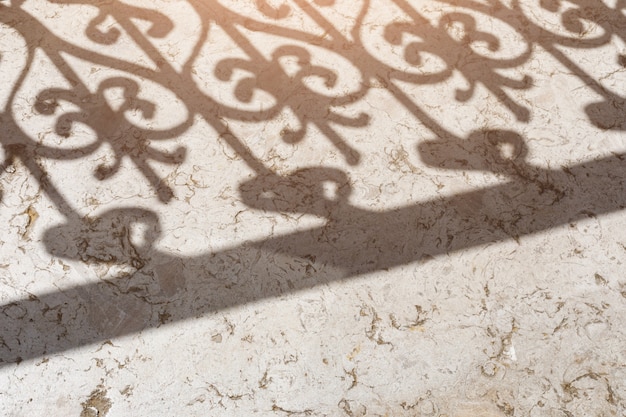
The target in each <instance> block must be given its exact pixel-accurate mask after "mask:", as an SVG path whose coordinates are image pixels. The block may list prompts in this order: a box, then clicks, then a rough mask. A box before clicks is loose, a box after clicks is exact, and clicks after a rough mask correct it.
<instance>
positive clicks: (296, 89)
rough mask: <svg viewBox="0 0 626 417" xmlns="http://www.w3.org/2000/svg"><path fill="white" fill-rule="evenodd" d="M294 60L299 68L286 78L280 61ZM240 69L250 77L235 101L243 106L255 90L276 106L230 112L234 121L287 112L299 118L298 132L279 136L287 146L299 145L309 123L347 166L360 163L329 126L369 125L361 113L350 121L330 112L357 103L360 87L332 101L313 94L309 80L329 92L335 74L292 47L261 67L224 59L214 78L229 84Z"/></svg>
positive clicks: (362, 91) (286, 131)
mask: <svg viewBox="0 0 626 417" xmlns="http://www.w3.org/2000/svg"><path fill="white" fill-rule="evenodd" d="M288 57H291V58H295V60H296V63H297V65H298V67H299V69H298V70H297V72H295V74H293V75H289V74H287V72H286V71H285V69H284V68H283V67H282V65H281V62H280V61H281V59H283V58H288ZM237 69H240V70H244V71H246V72H248V73H251V74H253V75H252V76H248V77H245V78H243V79H241V80H239V81H238V83H237V85H236V87H235V91H234V93H235V97H236V98H237V99H238V100H239V101H241V102H242V103H248V102H250V101H251V100H252V97H253V95H254V92H255V90H256V89H259V90H263V91H265V92H267V93H269V94H270V95H272V96H273V97H274V98H275V99H276V102H277V104H276V105H275V106H274V107H273V108H271V109H267V110H264V111H260V112H244V111H241V110H236V111H233V112H232V114H233V115H234V117H242V115H245V116H247V117H250V118H252V119H257V120H258V119H259V118H270V117H274V116H275V115H276V114H277V113H278V112H279V111H280V110H281V109H282V108H287V107H288V108H289V109H291V111H293V113H294V114H295V115H296V117H297V118H298V121H299V123H300V128H299V129H295V130H294V129H291V128H285V129H283V131H282V132H281V135H282V138H283V140H284V141H285V142H287V143H297V142H299V141H301V140H302V139H303V138H304V136H305V134H306V132H307V126H308V125H309V123H312V124H314V125H315V126H317V127H318V128H319V129H320V130H321V131H322V133H323V134H324V135H325V136H326V137H327V138H328V139H330V141H331V142H332V143H333V145H335V147H336V148H337V149H338V150H339V151H340V152H341V153H342V154H343V155H344V157H345V158H346V160H347V162H348V163H349V164H352V165H355V164H357V163H358V162H359V158H360V155H359V152H358V151H357V150H356V149H354V148H352V147H351V146H350V145H349V144H348V143H347V142H346V141H345V140H344V139H343V138H341V136H339V134H337V132H335V130H333V128H332V127H331V123H336V124H339V125H343V126H352V127H364V126H366V125H367V124H368V122H369V115H367V114H366V113H360V114H359V115H358V116H357V117H354V118H351V117H347V116H344V115H341V114H338V113H337V112H335V111H333V107H338V106H341V105H345V104H349V103H350V102H353V101H355V100H358V99H359V98H360V97H361V96H363V95H364V94H365V92H366V88H365V87H362V88H361V89H360V90H359V91H356V92H354V93H351V94H349V95H346V96H341V97H333V96H327V95H323V94H320V93H317V92H315V91H313V90H312V89H311V88H309V87H308V86H307V84H306V82H305V79H306V78H308V77H317V78H320V79H322V80H323V81H324V85H325V86H326V87H327V88H332V87H334V86H335V85H336V83H337V74H336V73H335V72H334V71H332V70H330V69H328V68H325V67H321V66H317V65H313V64H311V54H310V52H309V51H307V50H306V49H305V48H303V47H300V46H295V45H287V46H282V47H279V48H278V49H276V50H275V51H274V53H273V54H272V59H271V61H270V62H269V63H267V62H266V63H263V64H260V63H258V62H255V61H253V60H245V59H240V58H229V59H224V60H222V61H220V62H219V63H218V65H217V66H216V68H215V74H216V76H217V78H218V79H220V80H222V81H230V80H231V78H232V76H233V73H234V71H235V70H237Z"/></svg>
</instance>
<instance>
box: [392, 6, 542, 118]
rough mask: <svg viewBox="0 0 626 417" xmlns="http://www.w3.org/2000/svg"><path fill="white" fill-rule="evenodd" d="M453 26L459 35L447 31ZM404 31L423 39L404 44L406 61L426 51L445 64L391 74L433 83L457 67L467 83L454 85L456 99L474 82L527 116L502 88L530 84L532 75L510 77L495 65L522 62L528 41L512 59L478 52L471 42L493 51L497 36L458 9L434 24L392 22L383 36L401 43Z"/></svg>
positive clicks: (416, 61)
mask: <svg viewBox="0 0 626 417" xmlns="http://www.w3.org/2000/svg"><path fill="white" fill-rule="evenodd" d="M452 26H456V27H458V28H459V29H461V30H462V33H463V34H462V36H461V37H460V39H457V38H455V37H453V36H452V35H451V34H450V29H451V27H452ZM404 34H410V35H414V36H417V37H419V38H421V39H423V41H413V42H411V43H409V44H408V45H407V46H406V47H405V50H404V59H405V60H406V61H407V63H409V64H411V65H419V64H420V59H421V58H420V53H422V52H428V53H431V54H434V55H437V56H439V57H440V58H441V59H443V61H444V62H445V63H446V68H444V69H442V70H440V71H439V72H436V73H432V74H426V75H413V74H403V73H394V74H393V76H394V78H399V79H405V80H407V81H410V82H416V83H433V82H439V81H442V80H444V79H446V78H448V77H449V76H450V75H451V74H452V71H453V70H457V71H459V72H460V73H461V74H462V75H463V76H464V77H465V79H466V80H467V82H468V83H469V87H468V88H467V89H465V90H463V89H457V91H456V94H455V97H456V99H457V100H459V101H467V100H469V99H470V98H471V97H472V96H473V94H474V91H475V89H476V85H478V84H482V85H484V86H485V87H486V88H487V89H488V90H489V91H491V92H492V93H493V94H494V95H495V96H496V97H497V98H498V100H499V101H500V102H501V103H502V104H504V105H505V106H506V107H508V108H509V110H511V112H513V114H514V115H515V116H516V118H517V119H518V120H520V121H528V120H530V111H529V109H528V108H526V107H524V106H521V105H520V104H518V103H517V102H515V101H514V100H513V99H512V98H511V97H510V96H509V95H508V94H507V93H506V92H505V90H504V88H505V87H506V88H512V89H526V88H529V87H530V84H531V81H532V80H531V78H530V77H529V76H528V75H524V76H523V77H522V78H521V79H512V78H508V77H505V76H503V75H500V74H499V73H498V72H497V70H498V69H501V68H512V67H516V66H518V65H520V64H522V63H524V62H525V61H526V60H527V59H528V58H529V57H530V54H531V52H532V51H531V48H530V45H529V46H528V47H527V48H526V50H525V51H524V52H522V53H521V54H520V55H519V56H517V57H515V58H512V59H499V60H496V59H490V58H488V57H486V56H483V55H480V54H478V53H476V52H475V51H474V50H473V49H472V46H473V44H476V43H479V42H480V43H485V44H486V45H487V48H488V49H489V50H490V51H492V52H496V51H498V50H499V49H500V47H501V46H500V40H499V39H498V38H497V37H496V36H494V35H493V34H490V33H487V32H483V31H480V30H478V28H477V26H476V19H475V18H474V17H473V16H471V15H469V14H466V13H460V12H455V13H448V14H445V15H444V16H443V17H442V18H441V19H440V21H439V25H438V26H436V27H434V26H432V25H431V24H430V23H429V22H428V21H426V20H425V19H423V21H422V20H420V21H419V22H414V23H408V22H402V23H392V24H390V25H389V26H387V27H386V28H385V34H384V36H385V39H386V41H387V42H389V43H390V44H392V45H401V44H402V37H403V35H404Z"/></svg>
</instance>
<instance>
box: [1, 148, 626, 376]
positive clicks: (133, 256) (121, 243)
mask: <svg viewBox="0 0 626 417" xmlns="http://www.w3.org/2000/svg"><path fill="white" fill-rule="evenodd" d="M536 174H537V175H530V176H529V177H524V176H523V175H517V176H511V179H510V181H508V182H506V183H503V184H500V185H497V186H493V187H490V188H485V189H481V190H477V191H472V192H467V193H464V194H459V195H456V196H452V197H448V198H445V199H444V198H442V199H433V200H430V201H426V202H423V203H418V204H415V205H410V206H406V207H402V208H399V209H396V210H390V211H385V212H373V211H368V210H364V209H361V208H356V207H354V206H352V205H350V204H349V203H348V202H347V198H346V197H347V195H348V193H349V187H348V188H346V187H347V186H345V182H344V181H345V174H343V173H342V172H341V171H337V170H329V169H324V168H311V169H305V170H301V171H299V172H297V173H295V174H294V175H293V177H292V178H287V179H284V178H283V179H280V178H279V179H277V178H270V177H267V178H259V179H258V180H255V181H252V182H250V183H246V184H243V185H242V187H241V193H242V198H243V200H244V201H245V202H246V203H247V204H249V205H251V206H252V207H257V208H263V209H266V210H267V209H271V208H270V207H269V206H268V204H269V203H268V202H269V201H270V200H269V199H267V198H266V197H264V196H267V190H268V189H272V190H274V193H277V194H278V195H274V196H273V198H272V199H271V201H278V202H279V201H280V199H281V197H284V198H286V199H289V200H290V201H305V200H294V198H295V197H296V196H297V195H298V193H301V192H310V193H312V197H315V194H316V193H319V192H320V189H321V188H320V187H319V184H321V183H322V182H328V181H330V182H335V183H337V185H338V188H337V196H336V198H335V199H326V200H324V201H322V202H320V199H319V198H318V199H317V200H311V202H310V204H307V203H306V201H305V203H303V206H302V207H305V206H306V207H312V208H310V209H308V210H309V212H311V213H316V214H318V215H324V216H326V217H327V219H328V220H327V222H326V224H325V225H324V226H322V227H318V228H313V229H310V230H305V231H301V232H297V233H292V234H288V235H284V236H278V237H272V238H268V239H265V240H259V241H251V242H246V243H243V244H241V245H240V246H236V247H233V248H230V249H224V250H222V251H217V252H214V253H208V254H206V255H202V256H198V257H179V256H174V255H172V254H168V253H163V252H159V251H157V250H155V249H153V248H152V243H153V241H154V240H155V239H156V238H157V237H158V232H159V229H158V218H157V216H156V214H154V213H152V212H150V211H145V210H140V209H136V208H129V209H118V210H113V211H111V212H108V213H105V214H104V215H102V216H101V217H100V218H99V219H92V220H90V221H89V222H87V223H85V224H83V225H78V226H77V225H75V224H68V225H63V226H59V227H58V228H55V229H52V230H50V231H49V232H48V233H47V234H46V236H44V242H45V244H46V246H47V248H48V250H49V251H50V252H51V253H52V254H53V255H56V256H61V257H66V258H74V259H82V260H83V261H85V262H87V263H89V262H92V263H96V264H101V265H102V264H109V265H111V264H123V265H127V266H128V265H130V266H132V269H133V270H132V272H131V273H129V274H128V275H127V276H126V277H124V278H116V279H107V280H102V281H99V282H97V283H92V284H87V285H83V286H78V287H74V288H70V289H65V290H61V291H58V292H51V293H48V294H42V295H37V296H35V295H31V296H30V297H28V298H26V299H22V300H19V301H15V302H11V303H8V304H5V305H2V306H0V317H1V319H0V366H6V365H8V364H12V363H20V362H21V361H23V360H28V359H35V358H38V357H41V356H45V355H52V354H58V353H61V352H65V351H68V350H70V349H73V348H77V347H81V346H85V345H88V344H93V343H98V342H102V341H107V340H110V339H112V338H115V337H119V336H123V335H129V334H133V333H136V332H140V331H142V330H145V329H149V328H155V327H159V326H161V325H162V324H165V323H175V322H177V321H180V320H185V319H189V318H194V317H199V316H202V315H205V314H208V313H211V312H216V311H219V310H222V309H226V308H230V307H233V306H237V305H243V304H246V303H249V302H253V301H255V300H260V299H266V298H270V297H276V296H280V295H282V294H286V293H292V292H296V291H299V290H304V289H307V288H313V287H315V286H319V285H322V284H324V283H329V282H333V281H341V280H345V279H348V278H354V277H357V276H359V275H360V274H364V273H368V272H375V271H380V270H386V269H388V268H392V267H397V266H401V265H408V264H410V263H414V262H419V261H427V260H429V259H431V258H433V257H436V256H438V255H442V254H446V253H451V252H455V251H461V250H464V249H468V248H472V247H477V246H480V245H485V244H489V243H494V242H500V241H504V240H510V239H519V238H520V237H523V236H526V235H531V234H534V233H538V232H541V231H545V230H547V229H550V228H554V227H556V226H559V225H563V224H567V223H569V222H572V221H577V220H583V219H586V218H589V217H595V216H598V215H602V214H606V213H611V212H616V211H620V210H623V209H624V208H626V154H615V155H613V156H610V157H606V158H604V159H599V160H593V161H590V162H587V163H583V164H580V165H575V166H571V167H564V168H563V169H562V170H543V169H537V172H536ZM538 177H541V178H543V180H542V181H538V180H537V178H538ZM297 184H300V185H299V187H300V189H298V185H297ZM545 184H549V187H546V186H545ZM294 190H295V191H294ZM299 190H304V191H299ZM306 190H309V191H306ZM285 193H287V195H285ZM288 193H295V194H292V195H288ZM281 194H282V195H281ZM299 197H302V195H300V196H299ZM275 209H276V210H282V208H281V207H279V206H277V207H275ZM300 211H304V209H302V210H300ZM139 223H142V224H143V225H144V226H146V227H144V230H147V232H146V234H145V236H144V242H145V243H144V244H133V243H132V242H131V240H130V238H129V237H128V230H129V228H130V227H131V226H132V225H133V224H139ZM98 233H100V234H101V235H98ZM107 233H109V238H107V239H102V238H103V236H104V235H102V234H107ZM68 234H69V235H72V236H67V235H68ZM94 234H95V235H94ZM96 235H98V236H96ZM94 237H99V238H100V239H93V238H94ZM68 242H69V243H68ZM94 242H102V244H101V245H102V246H100V247H97V243H94ZM73 245H74V246H73ZM94 245H96V246H94ZM107 251H108V252H107ZM107 253H108V255H107Z"/></svg>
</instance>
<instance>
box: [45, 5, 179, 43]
mask: <svg viewBox="0 0 626 417" xmlns="http://www.w3.org/2000/svg"><path fill="white" fill-rule="evenodd" d="M49 1H50V2H51V3H57V4H87V5H93V2H92V1H88V0H49ZM95 6H97V7H98V9H99V13H98V15H97V16H96V17H95V18H93V19H92V20H91V21H90V22H89V24H88V26H87V29H86V30H85V34H86V35H87V37H88V38H89V39H91V40H92V41H94V42H97V43H100V44H103V45H111V44H114V43H115V42H117V40H118V39H119V37H120V36H121V32H120V30H119V29H118V28H116V27H109V28H108V29H106V30H103V29H101V28H100V25H101V24H102V23H104V22H105V21H106V19H107V18H109V17H111V18H113V19H115V20H118V19H117V17H119V16H124V17H125V18H130V17H133V18H136V19H141V20H144V21H147V22H150V28H149V29H148V31H147V34H148V35H149V36H151V37H153V38H161V37H164V36H166V35H167V34H168V33H170V32H171V30H172V29H173V28H174V24H173V23H172V21H171V20H170V19H169V18H168V17H167V16H166V15H164V14H163V13H160V12H158V11H156V10H154V9H147V8H143V7H138V6H132V5H129V4H126V3H122V2H120V1H116V0H107V1H100V2H98V3H97V4H96V5H95Z"/></svg>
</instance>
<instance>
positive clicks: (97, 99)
mask: <svg viewBox="0 0 626 417" xmlns="http://www.w3.org/2000/svg"><path fill="white" fill-rule="evenodd" d="M115 88H120V89H122V91H123V94H124V101H123V103H122V104H121V105H120V106H119V108H118V109H116V110H114V109H113V108H112V107H111V106H110V105H109V104H108V102H107V100H106V98H105V92H106V91H107V90H109V89H115ZM138 93H139V85H138V84H137V82H135V81H134V80H131V79H128V78H123V77H113V78H109V79H107V80H105V81H103V82H102V83H101V84H100V86H99V88H98V91H97V92H96V93H94V94H92V95H90V96H89V97H87V98H84V97H79V96H78V95H77V94H76V93H75V92H74V91H73V90H66V89H60V88H50V89H47V90H44V91H42V92H41V93H40V94H39V95H38V97H37V101H36V103H35V110H36V111H38V112H39V113H41V114H47V115H52V114H54V113H55V112H56V110H57V108H58V102H59V101H67V102H69V103H72V104H74V105H76V106H78V107H79V108H80V111H71V112H67V113H65V114H62V115H60V116H59V117H58V119H57V121H56V126H55V130H56V133H57V134H58V135H60V136H62V137H69V136H70V135H71V132H72V127H73V125H74V124H75V123H84V124H85V125H87V126H89V127H91V128H92V129H93V130H94V131H95V132H96V134H97V139H98V140H97V141H95V142H93V143H91V144H89V145H87V146H85V147H82V148H77V149H73V150H70V151H68V150H63V152H62V153H60V152H59V151H58V150H55V149H52V148H45V147H42V148H41V149H40V150H39V154H41V155H43V156H49V157H53V158H56V159H60V158H63V159H70V158H75V157H80V156H82V155H85V154H86V153H91V152H93V151H95V150H96V149H97V148H98V147H100V146H101V145H102V143H105V142H106V143H108V144H109V145H110V146H111V149H112V150H113V153H114V161H113V163H112V164H110V165H105V164H101V165H99V166H98V167H97V169H96V171H95V176H96V177H97V178H98V179H101V180H102V179H106V178H109V177H111V176H112V175H114V174H115V173H117V172H118V170H119V168H120V166H121V161H122V159H123V158H124V157H129V158H130V159H131V161H132V162H133V163H134V164H135V165H136V166H137V168H138V169H139V170H140V171H141V173H142V174H143V175H144V176H145V177H146V178H147V179H148V180H149V181H150V183H151V185H152V186H154V187H155V189H156V190H157V193H158V195H159V199H160V200H161V201H163V202H168V201H170V200H171V198H172V197H173V192H172V190H171V188H170V187H169V186H168V185H166V184H165V183H164V182H163V181H162V180H160V179H159V176H158V175H157V174H156V172H155V171H154V170H153V169H152V168H151V167H150V165H149V164H148V160H153V161H158V162H163V163H168V164H179V163H181V162H182V161H183V160H184V157H185V148H183V147H178V148H177V149H176V150H174V151H173V152H166V151H162V150H159V149H156V148H154V147H152V146H150V140H151V139H160V138H162V137H171V136H173V135H175V134H176V133H177V132H182V131H184V130H185V129H187V127H188V124H189V122H190V121H188V122H186V123H183V124H181V125H179V126H178V127H176V128H174V129H172V130H168V131H166V132H164V131H152V130H147V129H142V128H139V127H137V126H135V125H133V124H132V123H130V122H129V121H128V120H127V119H126V117H125V115H124V114H125V113H126V112H128V111H138V112H140V113H141V115H142V117H143V118H144V119H148V120H149V119H151V118H152V117H153V116H154V113H155V108H156V106H155V104H154V103H152V102H150V101H147V100H144V99H142V98H139V97H138Z"/></svg>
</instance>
